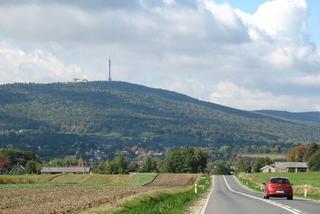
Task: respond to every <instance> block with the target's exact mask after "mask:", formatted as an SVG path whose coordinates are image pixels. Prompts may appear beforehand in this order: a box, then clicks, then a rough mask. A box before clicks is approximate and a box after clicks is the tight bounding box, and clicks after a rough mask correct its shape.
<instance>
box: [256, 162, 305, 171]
mask: <svg viewBox="0 0 320 214" xmlns="http://www.w3.org/2000/svg"><path fill="white" fill-rule="evenodd" d="M260 171H261V172H263V173H270V172H308V171H309V167H308V164H307V163H305V162H275V163H274V164H271V165H266V166H264V167H262V168H261V169H260Z"/></svg>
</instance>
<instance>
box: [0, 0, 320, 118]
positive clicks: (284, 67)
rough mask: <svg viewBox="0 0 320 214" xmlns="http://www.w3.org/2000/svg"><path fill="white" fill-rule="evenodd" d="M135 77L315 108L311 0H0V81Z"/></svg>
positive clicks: (315, 22)
mask: <svg viewBox="0 0 320 214" xmlns="http://www.w3.org/2000/svg"><path fill="white" fill-rule="evenodd" d="M109 57H110V58H111V60H112V77H113V80H118V81H127V82H131V83H137V84H143V85H146V86H150V87H155V88H163V89H168V90H173V91H177V92H179V93H183V94H187V95H189V96H192V97H195V98H198V99H201V100H205V101H209V102H214V103H218V104H222V105H226V106H230V107H234V108H239V109H244V110H257V109H272V110H286V111H293V112H301V111H320V1H319V0H309V1H307V0H267V1H266V0H265V1H262V0H250V1H238V0H127V1H125V0H91V1H89V0H69V1H63V0H55V1H53V0H42V1H40V0H11V1H5V0H0V84H5V83H14V82H37V83H48V82H64V81H71V80H72V79H74V78H83V79H88V80H90V81H94V80H107V72H108V70H107V69H108V65H107V62H108V58H109Z"/></svg>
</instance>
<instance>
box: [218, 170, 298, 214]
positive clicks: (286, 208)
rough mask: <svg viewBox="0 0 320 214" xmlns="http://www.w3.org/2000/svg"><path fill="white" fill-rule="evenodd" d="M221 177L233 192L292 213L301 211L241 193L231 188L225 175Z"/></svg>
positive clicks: (296, 213)
mask: <svg viewBox="0 0 320 214" xmlns="http://www.w3.org/2000/svg"><path fill="white" fill-rule="evenodd" d="M223 179H224V182H225V183H226V186H227V188H228V189H229V190H230V191H231V192H233V193H236V194H239V195H243V196H246V197H248V198H252V199H256V200H259V201H263V202H265V203H268V204H272V205H274V206H277V207H280V208H282V209H285V210H287V211H289V212H290V213H293V214H301V211H300V210H297V209H293V208H291V207H289V206H286V205H283V204H280V203H278V202H274V201H268V200H265V199H262V198H259V197H256V196H253V195H249V194H246V193H243V192H239V191H236V190H234V189H232V188H231V187H230V185H229V183H228V181H227V179H226V177H225V176H224V175H223Z"/></svg>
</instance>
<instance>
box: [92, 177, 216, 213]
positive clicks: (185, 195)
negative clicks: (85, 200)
mask: <svg viewBox="0 0 320 214" xmlns="http://www.w3.org/2000/svg"><path fill="white" fill-rule="evenodd" d="M210 183H211V178H210V177H206V178H202V179H200V180H199V188H198V194H195V193H194V188H193V186H189V187H187V188H182V189H181V188H179V189H177V188H173V189H168V190H158V191H152V192H150V193H147V194H143V195H140V196H138V197H134V198H131V199H128V200H126V201H125V202H123V203H122V204H120V206H119V207H116V208H110V207H109V209H106V208H98V209H94V210H91V211H90V212H87V213H90V214H105V213H112V214H138V213H139V214H143V213H161V214H165V213H168V214H169V213H170V214H171V213H175V214H183V213H187V211H188V210H187V209H188V208H189V206H190V205H192V203H193V202H195V201H196V200H197V199H199V198H201V197H203V195H204V193H205V192H206V191H207V190H208V187H209V186H210Z"/></svg>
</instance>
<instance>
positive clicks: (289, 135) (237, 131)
mask: <svg viewBox="0 0 320 214" xmlns="http://www.w3.org/2000/svg"><path fill="white" fill-rule="evenodd" d="M319 140H320V125H319V124H317V123H312V124H310V123H305V122H303V121H293V120H287V119H285V118H280V117H274V116H269V115H267V114H263V113H256V112H248V111H241V110H237V109H233V108H228V107H224V106H221V105H216V104H212V103H208V102H203V101H199V100H197V99H193V98H191V97H188V96H185V95H182V94H178V93H175V92H170V91H166V90H161V89H153V88H148V87H145V86H140V85H135V84H130V83H125V82H86V83H53V84H8V85H1V86H0V147H1V146H13V147H20V148H23V149H29V150H33V151H36V152H37V153H40V154H41V155H43V156H46V157H49V156H55V155H66V154H74V152H75V151H77V150H81V151H84V152H85V153H86V154H87V155H90V154H96V153H97V152H98V153H99V152H100V153H101V154H100V155H103V154H104V155H106V154H110V153H112V152H114V151H119V150H121V149H122V148H124V147H134V146H137V147H141V148H151V149H153V150H157V151H164V150H165V149H166V148H168V147H176V146H181V145H190V146H219V145H224V144H231V145H236V146H239V145H268V144H269V145H270V144H273V145H276V144H281V145H284V144H288V143H309V142H313V141H318V142H319Z"/></svg>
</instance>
